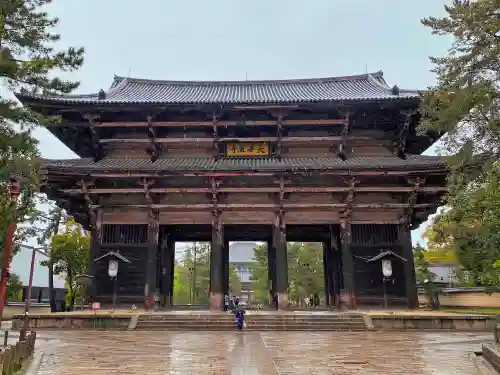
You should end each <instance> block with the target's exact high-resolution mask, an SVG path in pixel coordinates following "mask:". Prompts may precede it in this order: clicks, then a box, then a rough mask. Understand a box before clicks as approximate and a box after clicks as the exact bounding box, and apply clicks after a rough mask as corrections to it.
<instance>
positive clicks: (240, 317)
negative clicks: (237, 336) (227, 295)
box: [236, 310, 245, 331]
mask: <svg viewBox="0 0 500 375" xmlns="http://www.w3.org/2000/svg"><path fill="white" fill-rule="evenodd" d="M244 322H245V312H244V311H243V310H240V311H237V312H236V326H237V328H238V331H241V330H242V329H243V325H244Z"/></svg>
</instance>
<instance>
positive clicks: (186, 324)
mask: <svg viewBox="0 0 500 375" xmlns="http://www.w3.org/2000/svg"><path fill="white" fill-rule="evenodd" d="M235 326H236V324H235V321H234V320H233V321H230V322H223V323H221V322H219V323H208V322H202V321H178V322H155V321H139V322H138V323H137V326H136V329H138V330H155V329H156V330H177V329H198V330H213V331H217V330H225V329H230V330H232V329H235ZM246 327H247V328H248V329H253V330H257V331H258V330H290V331H292V330H299V331H300V330H302V331H311V330H321V331H352V330H356V331H364V330H366V326H365V324H364V322H308V323H297V322H287V323H283V322H281V323H279V324H277V323H274V322H273V323H266V322H260V321H254V322H251V321H246Z"/></svg>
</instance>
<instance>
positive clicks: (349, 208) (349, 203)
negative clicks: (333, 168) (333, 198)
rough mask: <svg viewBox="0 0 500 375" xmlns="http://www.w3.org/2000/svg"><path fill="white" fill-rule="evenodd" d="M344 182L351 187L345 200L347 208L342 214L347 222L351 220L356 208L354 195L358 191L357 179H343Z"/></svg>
mask: <svg viewBox="0 0 500 375" xmlns="http://www.w3.org/2000/svg"><path fill="white" fill-rule="evenodd" d="M342 180H343V181H344V183H345V184H346V185H348V187H349V192H348V193H347V197H346V199H345V204H346V208H345V210H344V212H343V214H342V217H343V218H344V219H346V220H349V218H350V217H351V215H352V210H353V208H354V193H355V191H356V183H357V181H356V178H355V177H350V178H343V179H342Z"/></svg>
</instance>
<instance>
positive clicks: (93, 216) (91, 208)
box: [77, 180, 101, 236]
mask: <svg viewBox="0 0 500 375" xmlns="http://www.w3.org/2000/svg"><path fill="white" fill-rule="evenodd" d="M77 185H79V186H80V188H81V189H82V193H83V199H84V200H85V204H86V205H87V211H88V214H89V222H90V223H89V224H90V230H91V231H95V232H96V233H97V235H98V236H99V235H100V233H99V232H100V230H99V229H100V226H101V222H100V221H101V220H100V217H99V216H100V215H97V211H98V208H96V207H95V205H94V201H93V200H92V198H91V197H90V194H89V187H91V186H93V185H94V182H93V181H84V180H81V181H80V182H78V183H77Z"/></svg>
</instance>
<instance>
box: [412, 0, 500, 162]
mask: <svg viewBox="0 0 500 375" xmlns="http://www.w3.org/2000/svg"><path fill="white" fill-rule="evenodd" d="M445 10H446V13H447V14H446V16H444V17H439V18H437V17H429V18H425V19H423V20H422V23H423V24H424V25H425V26H428V27H430V28H431V29H432V32H433V34H436V35H441V36H448V37H451V38H453V43H452V46H451V47H450V49H449V51H448V54H447V55H446V56H443V57H432V58H431V61H432V63H433V64H434V70H433V71H434V72H435V73H436V75H437V84H436V85H435V87H432V91H431V92H430V93H429V94H428V95H426V96H425V98H424V100H423V103H422V112H423V114H424V119H423V121H422V123H421V127H422V128H423V129H425V130H435V131H438V132H440V133H446V134H447V135H446V136H445V137H444V139H443V142H444V144H445V147H446V149H447V150H448V151H450V152H452V153H459V154H460V156H463V157H465V158H460V159H459V161H464V160H465V161H467V159H469V158H470V156H471V155H472V152H473V151H476V152H477V151H483V152H489V153H492V154H493V155H494V156H495V157H496V158H498V156H499V155H500V149H499V146H500V111H499V109H500V107H499V106H500V103H499V91H498V90H499V89H500V3H499V2H498V1H497V0H477V1H470V0H454V1H453V3H452V5H449V6H445Z"/></svg>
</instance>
